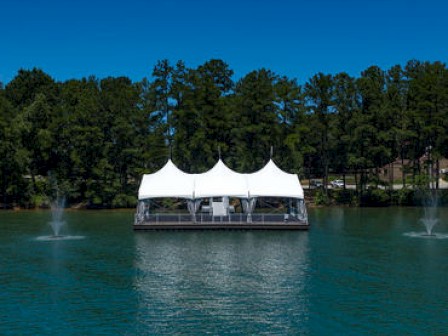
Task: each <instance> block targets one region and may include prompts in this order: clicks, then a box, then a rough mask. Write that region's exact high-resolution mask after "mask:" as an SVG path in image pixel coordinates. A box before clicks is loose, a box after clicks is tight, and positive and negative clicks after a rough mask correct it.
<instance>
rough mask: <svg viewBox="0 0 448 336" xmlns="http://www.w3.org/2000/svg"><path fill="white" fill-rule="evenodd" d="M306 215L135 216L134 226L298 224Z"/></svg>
mask: <svg viewBox="0 0 448 336" xmlns="http://www.w3.org/2000/svg"><path fill="white" fill-rule="evenodd" d="M306 217H307V216H306V214H304V215H303V216H293V215H288V214H268V213H254V214H244V213H237V214H229V215H226V216H213V215H211V214H204V213H198V214H195V215H191V214H189V213H177V214H175V213H171V214H163V213H158V214H145V215H139V214H136V216H135V224H164V223H167V224H186V223H195V224H215V223H216V224H226V223H229V224H248V223H249V224H250V223H253V224H276V223H278V224H288V223H290V224H300V223H302V222H306V221H307V218H306Z"/></svg>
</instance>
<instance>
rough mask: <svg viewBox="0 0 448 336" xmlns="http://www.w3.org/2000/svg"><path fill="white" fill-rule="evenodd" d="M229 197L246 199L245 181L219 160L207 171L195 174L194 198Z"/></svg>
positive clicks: (242, 176)
mask: <svg viewBox="0 0 448 336" xmlns="http://www.w3.org/2000/svg"><path fill="white" fill-rule="evenodd" d="M215 196H230V197H239V198H247V197H248V196H249V195H248V189H247V179H246V175H245V174H240V173H237V172H235V171H233V170H232V169H230V168H229V167H227V166H226V165H225V164H224V162H222V160H221V159H219V161H218V162H217V163H216V164H215V166H214V167H213V168H212V169H210V170H209V171H207V172H205V173H203V174H197V175H196V178H195V187H194V197H195V198H206V197H215Z"/></svg>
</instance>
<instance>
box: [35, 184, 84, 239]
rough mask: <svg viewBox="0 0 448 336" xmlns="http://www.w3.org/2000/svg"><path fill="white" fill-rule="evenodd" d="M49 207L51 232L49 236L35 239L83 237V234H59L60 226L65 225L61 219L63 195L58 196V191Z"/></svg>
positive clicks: (63, 203)
mask: <svg viewBox="0 0 448 336" xmlns="http://www.w3.org/2000/svg"><path fill="white" fill-rule="evenodd" d="M50 208H51V221H50V223H49V224H50V227H51V230H52V232H53V234H52V235H51V236H41V237H38V238H37V240H42V241H53V240H77V239H83V238H84V237H83V236H70V235H62V234H61V228H62V227H63V226H64V225H65V221H64V220H63V215H64V208H65V197H62V196H60V195H59V192H57V193H56V198H55V199H54V200H53V201H52V202H51V204H50Z"/></svg>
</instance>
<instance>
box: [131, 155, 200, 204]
mask: <svg viewBox="0 0 448 336" xmlns="http://www.w3.org/2000/svg"><path fill="white" fill-rule="evenodd" d="M193 192H194V175H193V174H187V173H184V172H183V171H182V170H180V169H179V168H177V166H176V165H175V164H174V163H173V162H172V161H171V160H168V162H167V163H166V164H165V165H164V166H163V168H162V169H160V170H158V171H156V172H155V173H153V174H145V175H143V179H142V182H141V183H140V188H139V190H138V199H139V200H142V199H147V198H157V197H176V198H190V199H192V198H194V196H193Z"/></svg>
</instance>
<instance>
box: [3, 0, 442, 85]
mask: <svg viewBox="0 0 448 336" xmlns="http://www.w3.org/2000/svg"><path fill="white" fill-rule="evenodd" d="M0 29H1V31H0V36H1V38H0V82H3V83H4V84H7V83H8V82H9V81H10V80H11V79H12V78H13V77H14V76H15V75H16V74H17V71H18V70H19V69H20V68H25V69H31V68H33V67H38V68H41V69H43V70H44V71H45V72H47V73H48V74H49V75H51V76H52V77H53V78H54V79H56V80H61V81H63V80H66V79H70V78H78V79H79V78H82V77H84V76H89V75H96V76H98V77H99V78H103V77H106V76H121V75H124V76H128V77H130V78H131V79H132V80H134V81H138V80H141V79H142V78H143V77H150V75H151V72H152V68H153V67H154V65H155V64H156V62H157V60H160V59H165V58H167V59H169V60H170V61H172V62H176V61H177V60H179V59H181V60H183V61H185V63H186V65H187V66H189V67H196V66H198V65H199V64H202V63H204V62H205V61H207V60H209V59H212V58H221V59H223V60H224V61H225V62H227V63H228V64H229V66H230V68H231V69H233V70H234V71H235V79H238V78H241V77H243V76H244V75H245V74H247V73H248V72H250V71H252V70H256V69H260V68H262V67H265V68H268V69H270V70H272V71H274V72H276V73H277V74H279V75H286V76H288V77H292V78H297V79H298V80H299V82H305V81H306V80H307V79H308V78H310V77H311V76H312V75H314V74H316V73H317V72H324V73H333V74H334V73H337V72H341V71H346V72H348V73H349V74H351V75H353V76H358V75H359V74H360V72H361V71H362V70H364V69H366V68H367V67H368V66H370V65H379V66H380V67H382V68H385V69H386V68H389V67H390V66H392V65H395V64H402V65H403V64H405V62H406V61H408V60H410V59H419V60H422V61H425V60H428V61H436V60H439V61H442V62H444V63H445V62H447V61H448V1H442V0H425V1H423V0H422V1H420V0H419V1H417V0H390V1H387V0H364V1H363V0H339V1H336V0H334V1H331V0H296V1H294V0H276V1H274V0H226V1H222V0H221V1H218V0H159V1H153V0H146V1H145V0H121V1H117V0H74V1H71V0H68V1H65V0H0Z"/></svg>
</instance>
